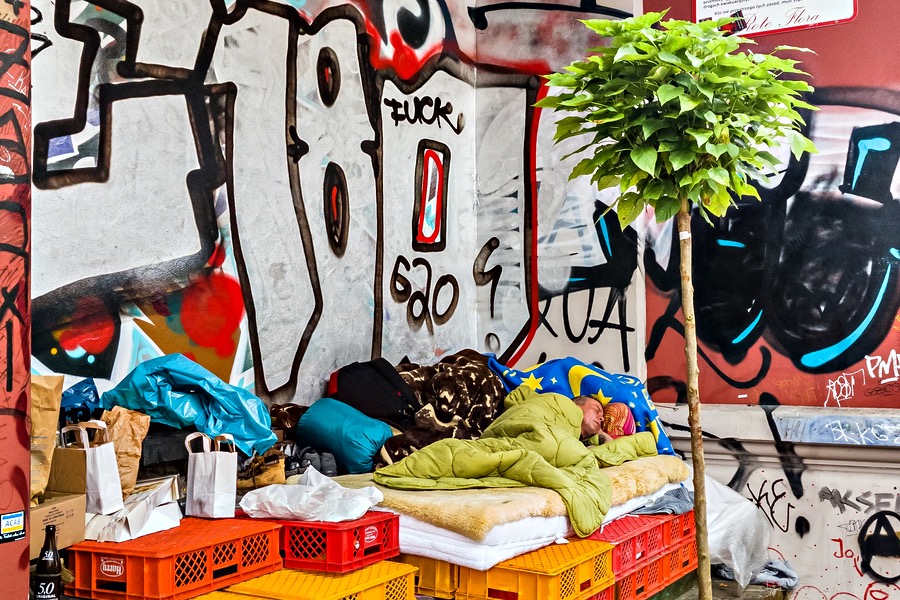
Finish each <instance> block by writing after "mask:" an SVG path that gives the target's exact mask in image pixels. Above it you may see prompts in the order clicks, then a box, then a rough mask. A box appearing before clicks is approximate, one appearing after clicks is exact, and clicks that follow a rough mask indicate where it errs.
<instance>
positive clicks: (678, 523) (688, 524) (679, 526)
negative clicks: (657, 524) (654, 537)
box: [655, 510, 697, 548]
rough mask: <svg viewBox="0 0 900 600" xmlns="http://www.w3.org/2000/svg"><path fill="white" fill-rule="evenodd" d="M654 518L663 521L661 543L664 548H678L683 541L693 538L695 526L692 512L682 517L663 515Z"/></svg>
mask: <svg viewBox="0 0 900 600" xmlns="http://www.w3.org/2000/svg"><path fill="white" fill-rule="evenodd" d="M655 518H657V519H662V520H664V521H665V525H663V543H664V544H665V546H666V548H674V547H676V546H680V545H681V544H683V543H684V541H685V540H688V539H692V538H694V537H695V534H696V531H697V525H696V523H695V522H694V511H693V510H690V511H688V512H686V513H684V514H683V515H665V516H660V517H655Z"/></svg>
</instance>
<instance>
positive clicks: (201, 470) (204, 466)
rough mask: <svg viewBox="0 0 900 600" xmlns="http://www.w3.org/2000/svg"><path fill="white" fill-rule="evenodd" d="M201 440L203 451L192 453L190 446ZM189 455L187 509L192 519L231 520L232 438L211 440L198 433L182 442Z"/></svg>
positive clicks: (233, 486)
mask: <svg viewBox="0 0 900 600" xmlns="http://www.w3.org/2000/svg"><path fill="white" fill-rule="evenodd" d="M198 438H200V439H202V441H203V450H202V451H201V452H194V450H193V447H192V445H191V442H192V441H193V440H196V439H198ZM184 445H185V447H186V448H187V451H188V476H187V505H186V507H185V514H187V515H188V516H192V517H212V518H220V517H227V518H231V517H234V508H235V501H236V499H237V453H236V452H235V449H234V438H232V437H231V435H229V434H227V433H226V434H223V435H220V436H218V437H217V438H216V439H214V440H211V439H210V438H209V437H208V436H207V435H205V434H203V433H200V432H197V433H192V434H190V435H189V436H187V437H186V438H185V439H184Z"/></svg>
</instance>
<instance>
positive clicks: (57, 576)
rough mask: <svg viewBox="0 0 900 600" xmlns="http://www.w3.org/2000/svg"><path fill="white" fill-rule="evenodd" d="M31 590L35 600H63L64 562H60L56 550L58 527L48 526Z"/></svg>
mask: <svg viewBox="0 0 900 600" xmlns="http://www.w3.org/2000/svg"><path fill="white" fill-rule="evenodd" d="M31 589H32V591H33V592H34V598H35V600H60V598H62V562H61V561H60V560H59V550H57V549H56V525H47V529H46V531H45V533H44V545H43V547H41V554H40V555H39V556H38V560H37V568H36V569H35V570H34V576H33V579H32V585H31Z"/></svg>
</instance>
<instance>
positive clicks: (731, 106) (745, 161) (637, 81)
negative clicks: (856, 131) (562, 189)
mask: <svg viewBox="0 0 900 600" xmlns="http://www.w3.org/2000/svg"><path fill="white" fill-rule="evenodd" d="M663 17H664V13H647V14H646V15H643V16H641V17H637V18H631V19H625V20H620V21H610V20H599V19H595V20H587V21H583V23H584V24H585V26H587V27H588V28H589V29H591V30H592V31H594V32H596V33H597V34H598V35H600V36H601V37H603V38H605V42H604V43H602V44H597V45H596V47H594V48H591V49H590V50H589V52H590V53H591V54H590V56H587V57H585V58H584V59H583V60H579V61H576V62H573V63H572V64H571V65H569V66H568V67H566V69H565V70H564V71H562V72H560V73H553V74H551V75H548V76H547V84H548V85H549V86H551V87H552V88H554V90H553V93H552V94H550V95H548V96H546V97H545V98H543V99H542V100H541V101H540V102H538V103H537V106H539V107H542V108H547V109H550V110H554V111H560V112H568V113H569V115H568V116H566V117H565V118H563V119H560V120H559V121H558V122H557V130H556V135H555V136H554V137H555V139H556V141H557V142H561V141H563V140H567V139H569V138H576V137H579V136H584V135H588V136H590V137H588V138H586V139H585V140H584V141H583V142H582V144H577V145H576V146H581V147H580V148H579V149H578V150H576V151H575V152H572V153H570V154H569V155H568V156H579V157H580V158H581V159H580V160H579V162H578V163H577V164H576V166H575V167H574V168H573V170H572V177H580V176H587V177H590V180H591V182H592V183H594V184H595V185H597V186H598V188H600V189H606V188H609V187H613V186H618V188H619V190H620V192H621V195H620V197H619V200H618V203H617V205H616V210H617V212H618V215H619V219H620V221H621V222H622V224H623V225H626V224H628V223H630V222H631V221H632V220H633V219H634V218H636V217H637V216H638V215H639V214H640V213H641V212H642V211H643V209H644V207H646V206H648V205H649V206H652V207H653V208H654V210H655V213H656V218H657V219H660V220H665V219H668V218H671V217H672V216H673V215H675V214H676V213H677V212H678V210H679V208H680V205H681V198H686V199H688V200H689V201H691V202H693V203H695V204H698V205H699V206H700V207H701V214H703V215H704V216H705V217H709V216H710V215H722V214H724V213H725V211H727V210H728V209H729V207H730V206H732V204H733V199H734V197H736V196H752V197H757V198H758V196H759V194H758V192H757V190H756V188H755V187H754V186H753V185H752V183H751V181H750V178H751V177H753V178H763V177H764V175H763V173H766V172H769V173H771V172H772V171H773V170H774V169H777V168H778V165H779V162H780V161H779V160H778V158H776V157H775V155H774V154H772V153H771V152H770V151H769V150H770V149H771V148H773V147H774V146H776V145H777V144H780V143H786V144H788V145H789V146H790V148H791V151H792V152H793V153H794V155H795V156H799V155H801V154H802V153H803V152H815V146H814V145H813V143H812V142H811V141H810V140H809V139H808V138H806V137H805V136H804V135H802V134H801V133H799V132H798V131H797V130H798V128H799V127H801V126H802V125H803V124H804V121H803V116H804V114H805V113H804V112H803V111H807V110H815V107H813V106H811V105H810V104H808V103H807V102H806V101H805V98H804V95H805V94H807V93H808V92H810V91H812V87H811V86H810V85H809V84H808V83H807V82H806V81H804V80H803V79H800V78H799V76H802V75H805V74H804V73H803V71H801V70H800V69H799V68H798V67H797V65H798V63H797V61H795V60H792V59H788V58H781V57H779V56H774V55H772V54H757V53H753V52H749V51H746V50H742V49H741V48H742V46H743V47H745V46H746V45H747V44H750V43H752V42H750V41H749V40H745V39H743V38H740V37H737V36H727V35H725V34H724V33H723V32H722V31H721V30H720V27H721V26H722V25H723V24H724V23H727V22H729V21H728V19H721V20H718V21H705V22H703V23H690V22H687V21H677V20H667V21H665V22H663V21H662V19H663ZM657 25H658V26H657ZM796 50H801V51H802V49H797V48H793V47H789V46H783V47H779V48H777V49H776V52H777V51H796ZM782 74H788V75H789V76H790V77H791V79H783V78H782V77H781V76H782ZM592 148H593V153H592V154H591V155H590V156H585V152H587V153H590V151H591V149H592Z"/></svg>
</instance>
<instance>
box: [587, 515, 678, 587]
mask: <svg viewBox="0 0 900 600" xmlns="http://www.w3.org/2000/svg"><path fill="white" fill-rule="evenodd" d="M665 524H666V522H665V521H662V520H661V519H659V518H658V517H645V516H636V517H622V518H620V519H616V520H615V521H611V522H610V523H608V524H607V525H606V526H604V527H603V530H602V531H595V532H594V533H592V534H591V535H590V536H589V539H592V540H599V541H601V542H607V543H609V544H613V546H615V547H614V548H613V552H612V565H613V572H614V573H615V574H616V575H619V574H623V573H627V572H629V571H632V570H634V569H635V567H637V566H639V565H641V564H644V563H646V562H649V561H650V560H651V559H652V558H654V557H656V556H658V555H659V554H661V553H662V552H663V551H664V550H665V549H666V546H665V544H664V543H663V530H664V526H665Z"/></svg>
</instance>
